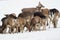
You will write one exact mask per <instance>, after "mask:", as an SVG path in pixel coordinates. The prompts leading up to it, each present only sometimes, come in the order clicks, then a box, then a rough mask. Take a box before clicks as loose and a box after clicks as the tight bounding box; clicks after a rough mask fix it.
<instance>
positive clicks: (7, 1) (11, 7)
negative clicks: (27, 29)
mask: <svg viewBox="0 0 60 40" xmlns="http://www.w3.org/2000/svg"><path fill="white" fill-rule="evenodd" d="M39 2H41V3H42V4H43V5H44V6H45V8H48V9H50V8H57V9H58V10H59V11H60V0H0V20H1V18H3V17H4V14H10V13H16V15H18V14H19V13H21V9H23V8H29V7H36V6H37V5H38V3H39ZM0 24H1V21H0Z"/></svg>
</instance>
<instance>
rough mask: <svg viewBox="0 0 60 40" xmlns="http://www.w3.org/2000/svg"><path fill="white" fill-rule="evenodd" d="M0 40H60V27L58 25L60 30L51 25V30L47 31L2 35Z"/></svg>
mask: <svg viewBox="0 0 60 40" xmlns="http://www.w3.org/2000/svg"><path fill="white" fill-rule="evenodd" d="M59 23H60V19H59V21H58V24H59ZM0 40H60V27H59V25H58V28H53V27H52V25H51V28H50V29H49V28H47V29H46V30H45V31H33V32H23V33H14V34H0Z"/></svg>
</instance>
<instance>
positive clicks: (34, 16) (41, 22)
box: [0, 4, 60, 33]
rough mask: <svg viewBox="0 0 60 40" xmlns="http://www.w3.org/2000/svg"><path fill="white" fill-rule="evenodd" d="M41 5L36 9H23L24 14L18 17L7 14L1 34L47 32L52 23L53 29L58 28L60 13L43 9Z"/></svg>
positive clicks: (55, 10) (0, 30)
mask: <svg viewBox="0 0 60 40" xmlns="http://www.w3.org/2000/svg"><path fill="white" fill-rule="evenodd" d="M41 7H43V6H42V5H41V4H40V6H38V7H36V8H23V9H22V13H19V15H18V16H17V17H16V14H15V13H11V14H5V17H4V18H2V19H1V21H2V25H1V26H0V33H18V32H22V33H23V31H24V28H25V27H26V28H27V29H26V31H29V32H31V31H41V30H46V27H47V26H48V25H49V28H50V26H51V25H50V24H51V22H52V24H53V27H54V28H57V22H58V18H59V17H60V13H59V11H58V10H57V9H56V8H53V9H48V8H44V9H43V8H41Z"/></svg>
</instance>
